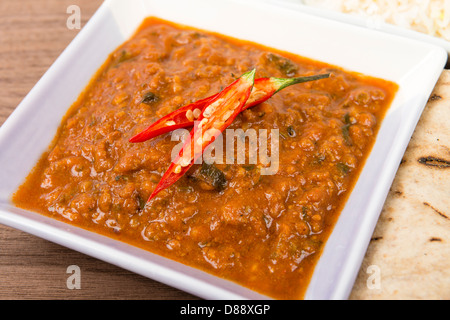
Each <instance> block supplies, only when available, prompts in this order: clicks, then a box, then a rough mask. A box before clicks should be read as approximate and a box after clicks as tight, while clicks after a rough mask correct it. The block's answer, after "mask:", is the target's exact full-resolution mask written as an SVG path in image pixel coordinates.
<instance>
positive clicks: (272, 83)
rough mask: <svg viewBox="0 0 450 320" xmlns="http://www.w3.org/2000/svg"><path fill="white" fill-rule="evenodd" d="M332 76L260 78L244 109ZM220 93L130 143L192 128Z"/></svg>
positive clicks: (164, 120) (169, 117)
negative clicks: (293, 88)
mask: <svg viewBox="0 0 450 320" xmlns="http://www.w3.org/2000/svg"><path fill="white" fill-rule="evenodd" d="M329 76H330V74H329V73H327V74H321V75H314V76H308V77H298V78H273V77H271V78H259V79H256V80H255V83H254V86H253V90H252V92H251V95H250V98H249V99H248V101H247V103H246V104H245V106H244V107H243V108H242V111H243V110H246V109H248V108H251V107H254V106H255V105H257V104H260V103H262V102H264V101H266V100H268V99H269V98H271V97H272V96H273V95H274V94H275V93H277V92H278V91H280V90H282V89H284V88H286V87H289V86H291V85H294V84H297V83H303V82H308V81H314V80H319V79H324V78H328V77H329ZM219 94H220V93H216V94H215V95H212V96H210V97H207V98H205V99H202V100H199V101H196V102H194V103H191V104H188V105H186V106H184V107H181V108H179V109H177V110H175V111H174V112H172V113H169V114H168V115H166V116H164V117H163V118H161V119H159V120H158V121H156V122H155V123H153V124H152V125H150V126H149V127H148V128H147V129H145V130H144V131H142V132H140V133H138V134H137V135H135V136H134V137H132V138H131V139H130V142H133V143H135V142H143V141H146V140H149V139H151V138H154V137H156V136H159V135H161V134H164V133H167V132H170V131H172V130H176V129H179V128H186V127H190V126H192V125H193V124H194V121H195V120H196V119H198V117H199V115H200V113H201V111H202V110H203V109H204V108H205V106H206V105H208V104H209V103H210V102H211V101H213V100H214V99H215V98H217V96H218V95H219Z"/></svg>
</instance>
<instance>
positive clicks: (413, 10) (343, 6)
mask: <svg viewBox="0 0 450 320" xmlns="http://www.w3.org/2000/svg"><path fill="white" fill-rule="evenodd" d="M301 1H303V3H304V4H307V5H311V6H315V7H320V8H326V9H331V10H335V11H340V12H343V13H350V14H356V15H359V16H362V17H366V18H368V22H370V23H376V22H377V21H383V22H387V23H390V24H394V25H397V26H400V27H405V28H410V29H413V30H416V31H419V32H423V33H427V34H429V35H432V36H435V37H440V38H443V39H445V40H447V41H450V0H416V1H414V0H301Z"/></svg>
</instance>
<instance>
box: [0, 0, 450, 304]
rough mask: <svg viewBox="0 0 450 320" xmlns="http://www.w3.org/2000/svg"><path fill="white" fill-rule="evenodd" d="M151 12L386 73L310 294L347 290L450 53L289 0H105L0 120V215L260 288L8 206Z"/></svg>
mask: <svg viewBox="0 0 450 320" xmlns="http://www.w3.org/2000/svg"><path fill="white" fill-rule="evenodd" d="M147 16H157V17H160V18H162V19H167V20H171V21H174V22H178V23H181V24H185V25H190V26H193V27H197V28H201V29H206V30H210V31H215V32H219V33H222V34H225V35H229V36H232V37H236V38H240V39H245V40H251V41H254V42H257V43H260V44H263V45H267V46H270V47H274V48H277V49H281V50H285V51H289V52H292V53H296V54H299V55H302V56H305V57H309V58H312V59H315V60H319V61H323V62H327V63H330V64H333V65H337V66H340V67H343V68H345V69H347V70H350V71H356V72H360V73H364V74H367V75H370V76H375V77H380V78H383V79H386V80H391V81H394V82H396V83H397V84H398V85H399V91H398V93H397V95H396V97H395V99H394V101H393V103H392V105H391V107H390V109H389V110H388V112H387V114H386V117H385V120H384V121H383V124H382V126H381V128H380V131H379V134H378V137H377V141H376V143H375V145H374V147H373V149H372V152H371V154H370V156H369V158H368V159H367V162H366V164H365V166H364V169H363V171H362V173H361V175H360V178H359V180H358V182H357V184H356V186H355V188H354V189H353V192H352V193H351V195H350V198H349V200H348V202H347V204H346V206H345V208H344V210H343V212H342V213H341V216H340V218H339V219H338V221H337V224H336V226H335V227H334V230H333V232H332V234H331V236H330V238H329V240H328V241H327V243H326V246H325V249H324V252H323V254H322V256H321V258H320V260H319V262H318V264H317V266H316V268H315V271H314V274H313V277H312V279H311V282H310V284H309V286H308V290H307V292H306V296H305V299H346V298H347V297H348V295H349V293H350V290H351V288H352V285H353V282H354V280H355V277H356V275H357V272H358V270H359V268H360V265H361V261H362V259H363V257H364V254H365V251H366V249H367V245H368V243H369V240H370V237H371V235H372V232H373V229H374V227H375V224H376V222H377V219H378V216H379V214H380V211H381V209H382V206H383V203H384V201H385V198H386V195H387V193H388V191H389V188H390V185H391V183H392V180H393V178H394V175H395V173H396V171H397V168H398V165H399V163H400V160H401V158H402V155H403V153H404V151H405V149H406V146H407V144H408V142H409V139H410V137H411V135H412V133H413V130H414V128H415V126H416V124H417V121H418V119H419V117H420V114H421V112H422V110H423V108H424V106H425V104H426V101H427V99H428V97H429V95H430V93H431V90H432V89H433V87H434V85H435V83H436V81H437V79H438V77H439V75H440V73H441V71H442V69H443V66H444V64H445V62H446V59H447V53H446V52H445V50H443V49H442V48H440V47H437V46H434V45H431V44H428V43H424V42H419V41H416V40H411V39H407V38H402V37H399V36H394V35H389V34H386V33H382V32H379V31H376V30H368V29H366V28H361V27H357V26H354V25H350V24H346V23H343V22H338V21H333V20H327V19H325V18H321V17H317V16H314V15H309V14H306V13H302V12H298V11H293V10H289V9H287V8H283V7H279V6H276V5H273V4H270V3H261V2H257V1H256V0H255V1H233V0H221V1H215V0H214V1H213V0H190V1H184V0H164V1H158V0H133V1H121V0H109V1H106V2H105V3H103V5H102V6H101V7H100V9H99V10H98V11H97V12H96V14H95V15H94V16H93V17H92V18H91V20H90V21H89V23H88V24H87V25H86V26H85V27H84V29H83V30H82V31H81V32H80V33H79V34H78V36H77V37H76V39H75V40H74V41H73V42H72V43H71V44H70V45H69V46H68V47H67V49H66V50H65V51H64V52H63V53H62V54H61V56H60V57H59V58H58V59H57V61H56V62H55V63H54V64H53V66H52V67H51V68H50V69H49V70H48V72H47V73H46V74H45V75H44V76H43V77H42V79H41V80H40V81H39V82H38V83H37V84H36V86H35V87H34V88H33V89H32V90H31V92H30V93H29V94H28V95H27V97H26V98H25V99H24V100H23V101H22V103H21V104H20V105H19V106H18V107H17V109H16V110H15V111H14V113H13V114H12V115H11V116H10V117H9V119H8V120H7V121H6V122H5V123H4V125H3V126H2V127H1V128H0V150H1V154H0V168H1V169H0V223H2V224H5V225H8V226H11V227H14V228H17V229H20V230H23V231H25V232H28V233H31V234H34V235H36V236H39V237H42V238H44V239H47V240H50V241H53V242H55V243H58V244H61V245H63V246H66V247H69V248H71V249H74V250H77V251H80V252H82V253H85V254H88V255H90V256H93V257H96V258H98V259H101V260H104V261H107V262H109V263H112V264H115V265H117V266H119V267H122V268H125V269H128V270H130V271H133V272H136V273H138V274H141V275H143V276H147V277H149V278H152V279H155V280H157V281H160V282H162V283H165V284H168V285H170V286H173V287H176V288H178V289H181V290H184V291H187V292H189V293H191V294H194V295H197V296H199V297H202V298H207V299H267V298H268V297H266V296H263V295H260V294H258V293H255V292H253V291H251V290H249V289H246V288H244V287H242V286H240V285H237V284H235V283H233V282H230V281H227V280H223V279H220V278H217V277H215V276H212V275H210V274H207V273H205V272H202V271H200V270H197V269H194V268H191V267H187V266H185V265H183V264H180V263H177V262H174V261H172V260H169V259H166V258H163V257H160V256H158V255H155V254H152V253H150V252H147V251H144V250H141V249H138V248H136V247H133V246H130V245H127V244H125V243H122V242H119V241H116V240H113V239H110V238H107V237H104V236H101V235H98V234H95V233H92V232H89V231H86V230H83V229H81V228H77V227H74V226H71V225H68V224H65V223H62V222H58V221H55V220H53V219H50V218H47V217H44V216H42V215H39V214H37V213H34V212H29V211H25V210H22V209H18V208H16V207H14V206H13V204H12V202H11V196H12V194H13V192H14V191H15V190H16V189H17V188H18V186H19V185H20V184H21V183H22V182H23V181H24V179H25V178H26V176H27V175H28V173H29V172H30V170H31V169H32V168H33V166H34V165H35V164H36V162H37V160H38V159H39V157H40V156H41V154H42V153H43V152H44V151H45V150H46V149H47V147H48V146H49V144H50V142H51V141H52V139H53V138H54V136H55V133H56V130H57V128H58V126H59V125H60V122H61V119H62V117H63V116H64V114H65V113H66V111H67V109H68V108H69V107H70V106H71V104H72V103H73V102H74V101H75V100H76V99H77V97H78V95H79V94H80V93H81V92H82V90H83V89H84V88H85V86H86V85H87V84H88V83H89V80H90V79H91V77H92V76H93V75H94V73H95V72H96V71H97V70H98V68H99V67H100V66H101V65H102V64H103V62H104V61H105V60H106V58H107V56H108V55H109V53H110V52H112V51H113V50H114V49H116V47H118V46H119V45H120V44H122V43H123V42H124V41H125V40H127V39H128V38H129V37H130V36H131V35H132V34H133V33H134V31H135V30H136V28H137V27H138V26H139V25H140V24H141V22H142V21H143V19H144V18H145V17H147Z"/></svg>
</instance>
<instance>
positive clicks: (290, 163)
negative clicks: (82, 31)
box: [13, 18, 397, 299]
mask: <svg viewBox="0 0 450 320" xmlns="http://www.w3.org/2000/svg"><path fill="white" fill-rule="evenodd" d="M251 69H255V70H256V78H261V77H279V78H290V77H299V76H307V75H313V74H323V73H330V74H331V76H330V77H329V78H327V79H322V80H319V81H312V82H308V83H301V84H296V85H292V86H290V87H288V88H285V89H283V90H282V91H280V92H278V93H277V94H276V95H274V96H273V97H271V98H270V99H269V100H267V101H265V102H263V103H260V104H258V105H256V106H254V107H252V108H249V109H246V110H245V111H243V112H241V113H240V114H239V115H238V116H237V117H236V118H235V119H234V121H233V122H232V124H231V125H230V126H229V128H231V129H242V130H244V131H245V130H248V129H254V130H260V129H267V130H272V129H278V133H279V137H278V138H279V139H278V141H279V147H278V152H279V163H278V170H277V172H276V173H275V174H271V175H263V174H261V170H262V166H261V165H260V164H259V163H256V164H255V163H253V164H250V163H243V164H242V163H241V164H237V163H232V164H230V163H209V164H208V163H206V162H203V163H201V164H195V165H194V166H192V167H191V168H190V169H189V171H188V172H186V174H185V175H183V176H182V177H181V178H180V179H179V180H178V181H177V182H176V183H174V184H173V185H171V186H170V187H168V188H166V189H164V190H162V191H161V192H160V193H159V194H158V195H157V196H156V197H154V198H153V199H152V200H151V201H149V202H147V199H148V198H149V196H150V195H151V194H152V192H153V191H154V189H155V187H156V186H157V184H158V182H159V181H160V179H161V177H162V176H163V174H164V172H165V171H166V170H167V168H168V166H169V164H170V163H171V160H172V159H171V152H172V149H173V148H174V147H175V145H177V144H178V143H179V142H178V141H173V140H174V139H172V133H165V134H162V135H159V136H156V137H154V138H152V139H149V140H148V141H145V142H142V143H130V141H129V140H130V138H131V137H133V136H134V135H136V134H138V133H139V132H141V131H142V130H144V129H145V128H147V127H148V126H149V125H150V124H152V123H154V122H155V121H157V120H158V119H160V118H161V117H163V116H165V115H167V114H169V113H170V112H173V111H174V110H177V109H178V108H180V107H182V106H184V105H186V104H189V103H192V102H194V101H197V100H200V99H203V98H205V97H208V96H211V95H213V94H216V93H217V92H220V91H221V90H222V89H224V88H225V87H227V86H228V85H229V84H230V83H232V82H233V81H235V80H236V79H237V78H238V77H239V76H240V75H241V74H243V73H245V72H248V71H249V70H251ZM396 90H397V85H396V84H394V83H391V82H388V81H384V80H381V79H375V78H372V77H368V76H364V75H361V74H357V73H352V72H347V71H345V70H342V69H341V68H338V67H335V66H331V65H328V64H325V63H321V62H317V61H313V60H310V59H306V58H303V57H299V56H297V55H294V54H290V53H287V52H282V51H278V50H275V49H272V48H268V47H264V46H261V45H258V44H255V43H251V42H247V41H241V40H237V39H233V38H229V37H226V36H223V35H220V34H215V33H210V32H206V31H202V30H197V29H193V28H190V27H185V26H180V25H177V24H174V23H171V22H167V21H163V20H159V19H156V18H148V19H146V20H145V21H144V23H143V24H142V25H141V27H140V28H139V29H138V31H137V32H136V34H135V35H134V36H133V37H132V38H131V39H129V40H128V41H127V42H125V43H124V44H123V45H121V46H120V47H119V48H118V49H117V50H115V51H114V52H113V53H112V54H111V55H110V57H109V58H108V60H107V61H106V62H105V64H104V65H103V66H102V68H101V69H100V70H99V71H98V72H97V74H96V75H95V77H94V78H93V79H92V81H91V83H90V84H89V85H88V87H87V88H86V89H85V91H84V92H83V93H82V94H81V96H80V97H79V99H78V100H77V101H76V102H75V103H74V105H73V106H72V107H71V108H70V110H69V111H68V113H67V115H66V117H65V118H64V119H63V121H62V123H61V126H60V128H59V130H58V133H57V135H56V137H55V139H54V141H53V142H52V144H51V146H50V148H49V150H48V151H47V152H46V153H45V154H44V155H43V156H42V158H41V159H40V161H39V162H38V164H37V165H36V167H35V168H34V170H33V171H32V172H31V173H30V175H29V176H28V178H27V180H26V181H25V182H24V184H23V185H22V186H21V187H20V188H19V189H18V191H17V193H16V194H15V195H14V197H13V202H14V203H15V204H16V205H17V206H18V207H21V208H25V209H29V210H32V211H35V212H38V213H41V214H44V215H46V216H50V217H52V218H55V219H58V220H61V221H64V222H67V223H70V224H73V225H76V226H79V227H82V228H85V229H88V230H91V231H93V232H97V233H100V234H103V235H106V236H109V237H111V238H114V239H117V240H120V241H123V242H126V243H129V244H132V245H134V246H138V247H140V248H143V249H145V250H148V251H151V252H154V253H157V254H160V255H162V256H165V257H168V258H171V259H173V260H176V261H179V262H181V263H184V264H187V265H190V266H193V267H196V268H199V269H201V270H204V271H206V272H209V273H211V274H214V275H216V276H219V277H222V278H225V279H228V280H231V281H234V282H236V283H239V284H241V285H243V286H245V287H248V288H250V289H252V290H255V291H257V292H260V293H262V294H265V295H268V296H270V297H273V298H276V299H301V298H302V297H303V295H304V293H305V290H306V288H307V285H308V282H309V281H310V278H311V275H312V272H313V269H314V266H315V264H316V262H317V261H318V259H319V257H320V253H321V251H322V249H323V246H324V244H325V242H326V240H327V238H328V236H329V234H330V232H331V230H332V228H333V225H334V223H335V221H336V219H337V218H338V216H339V213H340V211H341V210H342V208H343V206H344V204H345V201H346V199H347V198H348V195H349V193H350V192H351V190H352V187H353V186H354V184H355V182H356V180H357V178H358V175H359V173H360V170H361V168H362V166H363V164H364V161H365V159H366V157H367V155H368V153H369V152H370V150H371V148H372V145H373V143H374V141H375V138H376V134H377V131H378V129H379V126H380V123H381V121H382V119H383V116H384V114H385V112H386V110H387V108H388V107H389V105H390V103H391V101H392V99H393V97H394V95H395V92H396ZM224 144H225V142H224ZM361 214H364V213H361Z"/></svg>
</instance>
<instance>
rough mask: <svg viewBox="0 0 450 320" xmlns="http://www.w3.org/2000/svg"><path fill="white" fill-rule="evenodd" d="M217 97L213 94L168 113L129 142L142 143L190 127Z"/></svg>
mask: <svg viewBox="0 0 450 320" xmlns="http://www.w3.org/2000/svg"><path fill="white" fill-rule="evenodd" d="M217 95H218V94H215V95H213V96H210V97H208V98H205V99H202V100H198V101H196V102H193V103H190V104H188V105H186V106H184V107H181V108H179V109H177V110H175V111H174V112H171V113H169V114H168V115H166V116H164V117H162V118H161V119H159V120H158V121H156V122H155V123H153V124H152V125H150V126H149V127H148V128H147V129H145V130H144V131H142V132H140V133H138V134H137V135H135V136H134V137H132V138H131V139H130V140H129V141H130V142H133V143H136V142H144V141H147V140H149V139H151V138H154V137H157V136H159V135H161V134H164V133H167V132H170V131H172V130H176V129H179V128H186V127H189V126H192V125H193V124H194V121H195V119H198V117H199V116H200V114H201V112H202V110H203V109H204V107H205V105H207V104H208V103H209V102H210V101H212V100H214V98H215V97H217Z"/></svg>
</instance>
